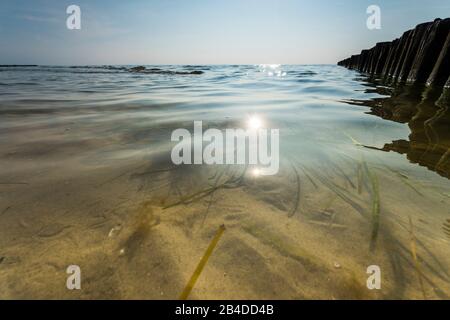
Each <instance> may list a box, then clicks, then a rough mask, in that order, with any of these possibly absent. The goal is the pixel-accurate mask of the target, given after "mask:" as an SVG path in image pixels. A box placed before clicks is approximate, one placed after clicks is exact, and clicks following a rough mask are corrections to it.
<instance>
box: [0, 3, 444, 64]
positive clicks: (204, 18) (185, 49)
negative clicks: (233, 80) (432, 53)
mask: <svg viewBox="0 0 450 320" xmlns="http://www.w3.org/2000/svg"><path fill="white" fill-rule="evenodd" d="M71 4H76V5H79V6H80V7H81V14H82V16H81V26H82V29H81V30H68V29H67V28H66V19H67V17H68V15H67V14H66V8H67V6H69V5H71ZM371 4H376V5H378V6H380V7H381V14H382V16H381V19H382V20H381V21H382V29H381V30H372V31H371V30H368V29H367V27H366V20H367V17H368V15H367V13H366V8H367V7H368V6H369V5H371ZM437 17H440V18H446V17H450V1H449V0H370V1H367V0H313V1H304V0H220V1H219V0H159V1H157V0H129V1H119V0H110V1H99V0H90V1H87V0H86V1H85V0H71V1H66V0H54V1H51V0H33V1H31V0H1V1H0V41H1V46H0V64H22V63H28V64H60V65H76V64H228V63H229V64H247V63H248V64H255V63H281V64H308V63H336V62H337V61H338V60H340V59H342V58H345V57H347V56H349V55H351V54H353V53H357V52H359V51H360V50H361V49H363V48H368V47H371V46H373V45H374V44H375V43H376V42H379V41H387V40H393V39H394V38H396V37H399V36H400V35H401V34H402V33H403V32H404V31H406V30H407V29H410V28H412V27H414V26H415V25H417V24H418V23H421V22H425V21H431V20H433V19H434V18H437Z"/></svg>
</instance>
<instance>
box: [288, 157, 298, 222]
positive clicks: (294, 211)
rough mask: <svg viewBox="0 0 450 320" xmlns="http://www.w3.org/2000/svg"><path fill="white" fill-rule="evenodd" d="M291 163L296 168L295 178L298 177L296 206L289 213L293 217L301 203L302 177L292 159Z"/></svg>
mask: <svg viewBox="0 0 450 320" xmlns="http://www.w3.org/2000/svg"><path fill="white" fill-rule="evenodd" d="M291 165H292V169H293V170H294V173H295V179H296V182H297V190H296V197H295V202H294V207H293V208H292V209H291V211H290V212H289V213H288V217H289V218H290V217H292V216H293V215H294V214H295V213H296V212H297V210H298V206H299V204H300V192H301V185H300V177H299V175H298V172H297V169H295V166H294V165H293V163H292V161H291Z"/></svg>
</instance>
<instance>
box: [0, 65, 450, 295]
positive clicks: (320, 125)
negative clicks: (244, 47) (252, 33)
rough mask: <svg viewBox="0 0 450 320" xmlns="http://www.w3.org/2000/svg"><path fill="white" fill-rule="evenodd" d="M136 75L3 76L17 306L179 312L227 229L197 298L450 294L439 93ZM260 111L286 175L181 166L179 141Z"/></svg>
mask: <svg viewBox="0 0 450 320" xmlns="http://www.w3.org/2000/svg"><path fill="white" fill-rule="evenodd" d="M130 67H131V66H120V67H108V66H97V67H76V68H75V67H42V66H39V67H15V68H1V67H0V115H1V116H0V165H1V166H0V297H1V298H74V297H78V298H79V297H81V298H105V299H108V298H123V299H127V298H148V299H167V298H169V299H176V298H178V297H179V296H180V294H181V292H182V291H183V288H184V286H185V285H186V283H187V282H188V280H189V278H190V276H191V274H192V272H194V269H195V267H196V265H197V263H198V262H199V260H200V259H201V257H202V255H203V253H204V251H205V250H206V248H207V246H208V244H209V242H210V241H211V240H212V238H213V237H214V234H215V232H216V230H217V229H218V228H219V226H220V225H222V224H225V227H226V230H225V232H224V233H223V235H222V237H221V239H220V241H219V242H218V245H217V247H216V249H215V251H214V252H213V254H212V255H211V257H210V259H209V261H208V263H207V265H206V266H205V268H204V270H203V272H202V274H201V276H200V277H199V280H198V282H197V283H196V284H195V287H194V289H193V290H192V293H191V295H190V296H189V298H191V299H219V298H224V299H226V298H228V299H239V298H242V299H304V298H306V299H310V298H319V299H348V298H350V299H393V298H403V299H410V298H413V299H414V298H419V299H420V298H424V297H425V298H427V299H448V298H449V297H450V282H449V281H450V275H449V272H450V271H449V266H450V258H449V255H448V252H449V250H450V231H448V230H450V226H448V224H449V222H447V219H450V211H449V209H448V208H449V207H450V206H449V203H450V188H449V187H450V183H449V180H448V178H449V177H450V153H449V147H450V130H449V129H448V128H450V126H449V125H450V114H449V111H448V107H449V104H448V102H447V101H448V100H445V99H441V100H439V101H437V100H438V97H439V96H440V94H441V92H439V91H438V92H436V90H435V89H430V88H421V87H412V86H404V87H396V88H391V87H389V86H386V85H384V84H381V83H379V82H378V81H377V79H367V78H366V77H365V76H364V75H361V74H359V73H356V72H354V71H350V70H346V69H344V68H341V67H337V66H330V65H305V66H301V65H300V66H278V65H263V66H153V67H152V66H147V68H148V69H151V68H159V69H161V70H163V71H164V72H158V73H157V74H152V73H136V72H130V71H129V70H128V68H130ZM166 71H168V72H166ZM191 71H203V72H204V73H202V74H176V73H177V72H178V73H185V72H191ZM255 115H256V116H258V117H259V118H260V119H262V121H263V123H264V126H265V127H267V128H275V129H280V170H279V173H278V174H277V175H274V176H255V175H254V174H252V171H251V170H249V168H248V167H246V166H242V165H213V166H212V165H181V166H175V165H173V163H172V162H171V160H170V152H171V148H172V147H173V145H174V143H172V142H171V140H170V137H171V133H172V131H173V130H175V129H177V128H186V129H188V130H190V131H192V130H193V121H199V120H202V121H203V125H204V127H208V128H218V129H221V130H223V129H226V128H242V127H245V126H246V123H247V120H248V118H249V117H252V116H255ZM71 264H75V265H79V266H80V268H81V270H82V290H74V291H70V290H67V289H66V277H67V274H66V268H67V266H69V265H71ZM370 265H378V266H380V268H381V272H382V273H381V274H382V285H381V289H380V290H369V289H368V288H367V287H366V281H367V277H368V276H369V275H368V274H367V273H366V270H367V267H368V266H370Z"/></svg>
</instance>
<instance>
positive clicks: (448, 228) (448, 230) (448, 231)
mask: <svg viewBox="0 0 450 320" xmlns="http://www.w3.org/2000/svg"><path fill="white" fill-rule="evenodd" d="M442 230H443V231H444V233H445V235H446V236H447V238H449V239H450V219H447V220H445V221H444V223H443V224H442Z"/></svg>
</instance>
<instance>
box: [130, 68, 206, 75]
mask: <svg viewBox="0 0 450 320" xmlns="http://www.w3.org/2000/svg"><path fill="white" fill-rule="evenodd" d="M128 70H129V71H130V72H137V73H145V74H168V75H172V74H179V75H185V74H186V75H189V74H203V73H204V72H203V71H201V70H194V71H172V70H163V69H160V68H150V69H147V68H146V67H143V66H139V67H133V68H130V69H128Z"/></svg>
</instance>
